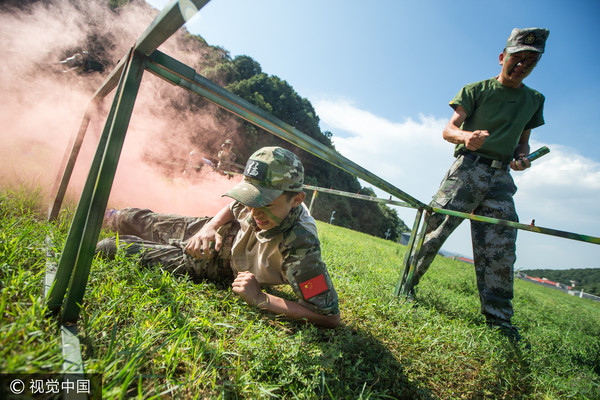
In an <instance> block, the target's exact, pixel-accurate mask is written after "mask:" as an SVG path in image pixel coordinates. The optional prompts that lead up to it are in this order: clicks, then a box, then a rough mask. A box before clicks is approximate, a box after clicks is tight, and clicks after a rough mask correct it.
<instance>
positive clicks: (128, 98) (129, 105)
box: [44, 0, 600, 360]
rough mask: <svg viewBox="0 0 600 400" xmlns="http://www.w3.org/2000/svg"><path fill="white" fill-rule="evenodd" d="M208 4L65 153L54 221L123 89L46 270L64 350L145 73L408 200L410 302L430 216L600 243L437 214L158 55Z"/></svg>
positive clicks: (147, 51)
mask: <svg viewBox="0 0 600 400" xmlns="http://www.w3.org/2000/svg"><path fill="white" fill-rule="evenodd" d="M206 3H208V0H179V1H177V0H173V1H171V2H170V3H169V4H168V5H167V6H166V7H165V8H164V9H163V10H162V11H161V12H160V13H159V15H158V16H157V17H156V18H155V20H154V21H153V22H152V23H151V25H150V26H149V27H148V28H147V29H146V31H145V32H144V33H143V34H142V35H141V36H140V38H139V39H138V41H137V42H136V44H135V46H134V47H132V48H131V50H130V52H129V54H128V55H127V57H124V58H123V59H122V60H121V61H120V62H119V63H118V65H117V66H116V68H115V69H114V70H113V71H112V73H111V74H110V75H109V76H108V77H107V78H106V80H105V81H104V82H103V84H102V85H101V86H100V88H99V89H98V90H97V91H96V93H95V94H94V96H93V98H92V100H91V101H90V104H89V105H88V108H87V110H86V112H85V115H84V117H83V120H82V123H81V126H80V128H79V131H78V133H77V135H76V137H75V138H74V139H73V141H72V143H71V144H70V146H69V147H70V151H69V150H67V152H66V153H65V157H64V159H63V163H62V165H61V172H60V174H59V176H58V178H57V180H56V183H55V185H54V188H53V194H54V196H55V198H54V202H53V203H52V205H51V207H50V209H49V219H50V220H52V219H55V218H56V217H57V215H58V212H59V210H60V207H61V204H62V201H63V198H64V194H65V191H66V187H67V185H68V182H69V180H70V176H71V173H72V170H73V166H74V164H75V161H76V159H77V155H78V153H79V148H80V146H81V142H82V141H83V138H84V136H85V132H86V130H87V128H88V125H89V122H90V118H91V117H90V116H91V112H92V111H93V109H94V107H96V106H97V104H98V103H99V102H100V101H101V100H102V99H103V98H104V97H105V96H106V95H107V94H108V93H110V92H111V91H112V90H113V89H115V87H116V93H115V97H114V100H113V103H112V106H111V109H110V112H109V114H108V117H107V119H106V124H105V126H104V130H103V132H102V135H101V137H100V140H99V143H98V148H97V150H96V154H95V156H94V159H93V161H92V165H91V167H90V171H89V174H88V178H87V180H86V183H85V186H84V188H83V191H82V194H81V198H80V200H79V203H78V206H77V210H76V212H75V216H74V218H73V221H72V224H71V227H70V230H69V234H68V236H67V240H66V242H65V245H64V248H63V251H62V254H61V257H60V261H59V263H58V266H57V267H54V266H49V267H48V268H47V274H46V279H45V285H44V298H45V299H46V304H47V305H48V307H49V308H50V309H51V310H53V311H56V312H58V311H59V310H60V309H61V307H62V314H61V321H62V323H63V327H64V329H63V346H64V347H67V346H71V345H72V344H73V343H74V338H75V339H76V336H77V335H76V327H75V328H73V329H71V328H69V329H66V327H70V326H71V325H69V324H74V323H76V322H77V320H78V317H79V312H80V308H81V303H82V301H83V296H84V293H85V288H86V285H87V280H88V277H89V272H90V268H91V264H92V259H93V256H94V249H95V245H96V242H97V240H98V236H99V233H100V229H101V224H102V217H103V214H104V210H105V208H106V205H107V202H108V197H109V194H110V190H111V188H112V183H113V179H114V175H115V172H116V168H117V164H118V160H119V156H120V153H121V149H122V147H123V142H124V139H125V135H126V132H127V128H128V125H129V121H130V118H131V113H132V111H133V107H134V104H135V99H136V96H137V92H138V89H139V86H140V82H141V78H142V75H143V72H144V70H148V71H150V72H151V73H153V74H154V75H156V76H158V77H160V78H162V79H164V80H166V81H168V82H170V83H172V84H174V85H177V86H180V87H182V88H184V89H186V90H188V91H190V92H193V93H196V94H197V95H199V96H202V97H204V98H205V99H207V100H208V101H210V102H212V103H214V104H216V105H218V106H219V107H221V108H223V109H225V110H228V111H230V112H231V113H233V114H235V115H237V116H239V117H241V118H243V119H245V120H247V121H249V122H250V123H252V124H254V125H256V126H258V127H260V128H263V129H264V130H266V131H268V132H270V133H272V134H274V135H276V136H278V137H280V138H282V139H284V140H286V141H288V142H289V143H292V144H294V145H295V146H297V147H299V148H301V149H303V150H305V151H307V152H309V153H311V154H313V155H315V156H317V157H319V158H321V159H323V160H325V161H327V162H329V163H331V164H333V165H335V166H336V167H338V168H341V169H342V170H344V171H346V172H348V173H350V174H352V175H354V176H356V177H358V178H360V179H362V180H364V181H366V182H368V183H370V184H372V185H374V186H375V187H377V188H379V189H381V190H383V191H385V192H387V193H388V194H390V195H392V196H395V197H397V198H398V199H401V200H402V201H401V202H400V201H398V202H393V203H392V201H391V200H390V201H386V202H388V203H391V204H396V205H400V206H403V207H409V208H414V209H416V210H417V215H416V217H415V221H414V224H413V230H412V234H411V237H410V240H409V243H408V247H407V250H406V254H405V257H404V259H403V262H402V267H401V270H400V278H399V281H398V284H397V286H396V289H395V294H396V295H398V296H406V295H407V294H408V293H407V291H408V288H410V283H411V282H412V276H413V272H414V259H415V258H416V257H411V254H413V253H417V252H418V251H419V250H420V247H421V244H422V242H423V237H424V232H425V229H426V220H427V218H423V213H431V212H439V213H443V214H449V215H454V216H457V217H461V218H465V219H472V220H477V221H483V222H488V223H495V224H503V225H507V226H511V227H514V228H515V229H525V230H529V231H533V232H538V233H544V234H549V235H554V236H561V237H567V238H570V239H574V240H582V241H586V242H591V243H595V244H600V238H597V237H592V236H585V235H579V234H574V233H570V232H563V231H557V230H552V229H548V228H541V227H532V226H529V225H523V224H518V223H515V222H511V221H504V220H498V219H493V218H486V217H482V216H476V215H471V214H466V213H459V212H453V211H449V210H444V209H438V208H432V207H430V206H429V205H426V204H424V203H422V202H420V201H419V200H417V199H415V198H413V197H412V196H410V195H408V194H407V193H405V192H403V191H402V190H400V189H398V188H397V187H395V186H394V185H392V184H390V183H388V182H386V181H385V180H383V179H381V178H380V177H378V176H377V175H375V174H373V173H371V172H369V171H367V170H366V169H364V168H362V167H361V166H360V165H358V164H356V163H354V162H352V161H351V160H349V159H347V158H345V157H343V156H342V155H340V154H339V153H337V152H336V151H335V150H333V149H330V148H328V147H326V146H325V145H323V144H321V143H320V142H318V141H316V140H314V139H312V138H311V137H310V136H308V135H306V134H304V133H302V132H301V131H299V130H297V129H296V128H294V127H293V126H291V125H289V124H287V123H285V122H283V121H281V120H279V119H278V118H275V117H273V116H272V115H270V114H268V113H267V112H265V111H263V110H261V109H260V108H258V107H256V106H254V105H253V104H251V103H249V102H247V101H245V100H244V99H242V98H240V97H238V96H236V95H234V94H232V93H231V92H229V91H227V90H225V89H223V88H222V87H220V86H218V85H216V84H214V83H213V82H211V81H209V80H208V79H206V78H204V77H203V76H201V75H199V74H198V73H196V71H195V70H194V69H192V68H190V67H189V66H187V65H185V64H183V63H181V62H179V61H177V60H175V59H174V58H172V57H170V56H168V55H166V54H164V53H162V52H160V51H158V50H156V49H157V47H158V46H160V44H162V43H163V42H164V41H165V40H166V39H167V38H169V37H170V36H171V35H172V34H173V33H174V32H175V31H176V30H177V29H179V28H180V27H181V26H182V25H183V24H184V23H185V21H186V20H187V19H189V18H190V17H191V15H193V14H194V13H195V12H197V11H198V9H200V8H202V7H203V6H204V5H205V4H206ZM310 188H314V187H310ZM319 189H321V191H326V190H327V189H325V190H324V189H323V188H319ZM315 190H316V189H315ZM330 190H332V189H330ZM332 191H333V190H332ZM335 192H338V193H336V194H340V193H339V192H340V191H335ZM315 194H316V191H315ZM313 197H316V196H313ZM365 197H369V199H368V200H371V201H378V200H375V199H377V198H373V197H371V196H365ZM379 200H380V199H379ZM421 220H424V222H423V227H422V228H421V230H420V233H418V232H419V226H420V225H421ZM67 354H68V355H69V358H70V359H75V360H77V357H73V356H72V352H70V351H69V352H67V353H66V354H65V357H66V355H67Z"/></svg>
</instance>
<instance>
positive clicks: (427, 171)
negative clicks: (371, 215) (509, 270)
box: [313, 99, 600, 268]
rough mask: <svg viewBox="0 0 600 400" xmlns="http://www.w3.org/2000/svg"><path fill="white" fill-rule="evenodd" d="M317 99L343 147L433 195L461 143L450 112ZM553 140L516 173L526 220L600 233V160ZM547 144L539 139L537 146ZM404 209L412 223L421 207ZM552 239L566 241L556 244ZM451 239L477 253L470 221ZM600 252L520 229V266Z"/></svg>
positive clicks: (584, 262) (404, 185) (402, 185)
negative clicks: (405, 111) (378, 110)
mask: <svg viewBox="0 0 600 400" xmlns="http://www.w3.org/2000/svg"><path fill="white" fill-rule="evenodd" d="M313 105H314V107H315V110H316V111H317V114H318V115H319V118H320V119H321V122H322V124H323V126H322V128H323V130H330V131H331V132H332V133H333V135H334V136H333V141H334V144H335V146H336V148H337V150H338V151H339V152H340V153H341V154H342V155H344V156H345V157H347V158H349V159H350V160H352V161H354V162H356V163H357V164H359V165H361V166H362V167H364V168H366V169H367V170H369V171H370V172H372V173H374V174H375V175H378V176H380V177H381V178H383V179H385V180H386V181H388V182H389V183H391V184H392V185H394V186H396V187H397V188H399V189H400V190H402V191H404V192H406V193H407V194H409V195H411V196H413V197H415V198H417V199H418V200H420V201H422V202H424V203H428V202H429V200H430V199H431V196H432V195H433V194H434V193H435V191H436V190H437V188H438V185H439V183H440V181H441V179H442V178H443V176H444V174H445V172H446V170H447V168H448V167H449V166H450V164H451V163H452V160H453V157H452V151H453V145H451V144H449V143H447V142H445V141H444V140H443V139H442V130H443V128H444V126H445V124H446V123H447V119H439V118H435V117H432V116H424V115H420V116H419V118H418V119H417V120H414V119H411V118H408V119H406V120H404V121H391V120H389V119H386V118H383V117H381V116H378V115H376V114H373V113H371V112H369V111H366V110H363V109H360V108H358V107H356V106H355V105H354V104H353V103H352V102H351V101H348V100H335V101H334V100H329V99H319V100H317V101H313ZM546 145H547V146H548V147H549V148H550V149H551V152H550V154H549V155H547V156H545V157H543V158H541V159H539V160H537V161H535V162H534V164H533V166H532V168H530V169H529V170H527V171H525V172H524V173H513V177H514V178H515V182H516V184H517V186H518V187H519V191H518V192H517V195H516V196H515V202H516V203H517V210H518V212H519V215H520V218H521V221H522V222H524V223H529V222H530V221H531V219H535V220H536V225H538V226H544V227H549V228H553V229H558V230H566V231H571V232H576V233H584V234H587V235H592V236H600V229H599V228H598V226H600V217H599V216H598V213H596V212H595V209H594V207H596V204H597V201H598V199H600V164H599V163H597V162H595V161H593V160H590V159H587V158H585V157H582V156H581V155H579V154H577V153H576V152H575V151H574V150H573V149H569V148H567V147H565V146H562V145H557V144H546ZM539 146H541V144H539V143H535V142H532V143H531V147H532V149H536V148H537V147H539ZM378 193H380V194H379V195H380V196H381V197H384V196H385V194H383V193H382V192H380V191H379V192H378ZM398 211H399V214H400V217H401V218H403V219H404V221H405V222H406V223H407V225H409V226H411V225H412V223H413V218H414V211H412V210H409V209H398ZM531 236H535V237H534V238H531ZM523 237H524V239H522V238H523ZM548 238H550V239H548ZM548 242H551V243H556V242H558V243H560V245H558V246H557V245H554V246H548ZM521 243H523V244H521ZM582 246H583V250H582V249H581V247H582ZM444 247H445V248H446V249H448V250H451V251H456V252H460V253H462V254H466V255H469V254H470V252H471V239H470V234H469V229H468V224H466V223H463V225H462V226H461V227H460V228H459V229H458V230H457V231H456V232H455V233H454V234H453V235H452V236H451V238H450V239H449V240H448V242H447V243H446V245H445V246H444ZM549 248H550V249H549ZM569 249H571V250H569ZM573 249H574V250H573ZM574 253H575V254H574ZM598 256H600V247H598V245H594V244H591V243H583V244H582V243H580V242H573V241H572V240H568V239H555V238H551V237H549V236H546V235H539V234H532V233H529V232H527V233H526V234H519V243H518V261H517V267H519V266H520V267H523V266H537V267H543V266H544V265H545V266H546V267H548V268H552V267H566V266H569V265H573V266H588V267H589V266H596V267H597V266H600V265H599V262H598V261H596V260H598V259H600V257H598ZM569 263H571V264H569Z"/></svg>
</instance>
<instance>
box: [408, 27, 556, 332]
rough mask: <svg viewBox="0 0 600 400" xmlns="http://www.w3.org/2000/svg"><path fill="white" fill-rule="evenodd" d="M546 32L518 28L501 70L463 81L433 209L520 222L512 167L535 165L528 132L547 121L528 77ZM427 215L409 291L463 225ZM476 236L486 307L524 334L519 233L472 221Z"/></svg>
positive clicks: (504, 327)
mask: <svg viewBox="0 0 600 400" xmlns="http://www.w3.org/2000/svg"><path fill="white" fill-rule="evenodd" d="M548 34H549V31H548V30H547V29H540V28H526V29H516V28H515V29H514V30H513V31H512V33H511V34H510V37H509V38H508V41H507V43H506V48H505V49H504V50H503V51H502V53H500V57H499V61H500V65H501V66H502V68H501V71H500V74H499V75H498V76H496V77H494V78H491V79H487V80H484V81H480V82H476V83H472V84H469V85H466V86H465V87H463V88H462V89H461V90H460V91H459V92H458V94H457V95H456V96H455V97H454V99H452V101H451V102H450V106H451V107H452V108H453V109H454V113H453V114H452V117H451V118H450V121H449V122H448V124H447V125H446V127H445V128H444V132H443V137H444V139H445V140H447V141H448V142H450V143H453V144H455V145H456V147H455V156H456V157H457V158H456V160H455V162H454V163H453V164H452V166H451V167H450V170H449V171H448V172H447V174H446V176H445V178H444V180H443V181H442V183H441V185H440V188H439V190H438V192H437V193H436V194H435V196H434V197H433V201H432V203H431V205H432V206H433V207H437V208H445V209H449V210H455V211H461V212H465V213H471V212H473V213H474V214H477V215H482V216H486V217H493V218H500V219H505V220H509V221H518V216H517V213H516V211H515V205H514V201H513V195H514V194H515V192H516V190H517V188H516V186H515V184H514V182H513V179H512V177H511V175H510V170H509V169H513V170H515V171H523V170H524V169H526V168H529V167H530V163H529V161H528V160H526V159H524V157H525V155H527V153H529V136H530V135H531V130H532V129H533V128H536V127H538V126H540V125H543V124H544V117H543V106H544V96H543V95H542V94H541V93H539V92H537V91H535V90H533V89H531V88H529V87H527V86H525V85H524V84H523V80H524V79H525V78H526V77H527V76H528V75H529V74H530V73H531V71H533V69H534V68H535V66H536V65H537V63H538V61H539V60H540V58H541V56H542V53H543V52H544V48H545V44H546V39H547V38H548ZM427 218H428V219H427V231H426V236H425V240H424V243H423V245H422V247H421V251H420V253H419V254H418V258H417V263H416V270H415V276H414V281H413V288H411V295H414V286H416V285H417V284H418V282H419V280H420V278H421V277H422V276H423V274H425V272H426V271H427V269H428V268H429V265H430V264H431V262H432V261H433V259H434V258H435V255H436V254H437V252H438V251H439V250H440V248H441V247H442V244H443V243H444V241H445V240H446V239H447V238H448V236H449V235H450V234H451V233H452V232H453V231H454V229H456V227H458V225H459V224H460V223H461V222H462V219H461V218H458V217H452V216H449V215H445V214H437V213H433V214H431V215H428V217H427ZM471 237H472V242H473V256H474V261H475V273H476V276H477V288H478V290H479V297H480V302H481V312H482V313H483V314H484V315H485V317H486V323H487V324H488V325H489V326H491V327H494V328H499V329H500V331H501V332H502V333H503V334H505V335H507V336H508V337H510V338H512V339H514V340H515V341H518V340H520V335H519V332H518V330H517V328H515V327H514V326H513V325H512V324H511V318H512V316H513V306H512V299H513V280H514V276H513V268H514V263H515V260H516V255H515V251H516V245H515V244H516V238H517V231H516V229H514V228H510V227H506V226H501V225H497V224H489V223H484V222H478V221H471Z"/></svg>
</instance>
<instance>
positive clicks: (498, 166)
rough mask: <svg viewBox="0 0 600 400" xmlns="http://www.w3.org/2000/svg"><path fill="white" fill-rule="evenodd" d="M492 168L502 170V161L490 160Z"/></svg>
mask: <svg viewBox="0 0 600 400" xmlns="http://www.w3.org/2000/svg"><path fill="white" fill-rule="evenodd" d="M492 168H495V169H502V161H498V160H492Z"/></svg>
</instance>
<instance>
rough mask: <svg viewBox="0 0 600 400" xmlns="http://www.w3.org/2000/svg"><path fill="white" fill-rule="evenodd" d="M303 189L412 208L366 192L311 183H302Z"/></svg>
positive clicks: (406, 204) (403, 203) (400, 202)
mask: <svg viewBox="0 0 600 400" xmlns="http://www.w3.org/2000/svg"><path fill="white" fill-rule="evenodd" d="M304 189H308V190H314V191H316V192H323V193H329V194H335V195H338V196H344V197H351V198H353V199H360V200H367V201H373V202H375V203H384V204H391V205H394V206H400V207H407V208H412V206H411V205H410V204H408V203H405V202H403V201H396V200H387V199H381V198H379V197H374V196H367V195H366V194H360V193H350V192H344V191H343V190H336V189H328V188H324V187H319V186H312V185H304ZM311 203H312V202H311Z"/></svg>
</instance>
